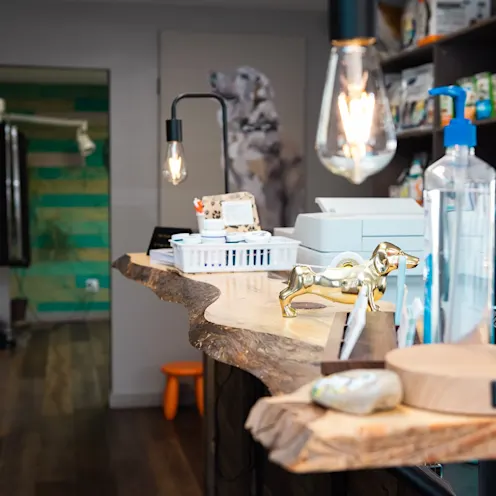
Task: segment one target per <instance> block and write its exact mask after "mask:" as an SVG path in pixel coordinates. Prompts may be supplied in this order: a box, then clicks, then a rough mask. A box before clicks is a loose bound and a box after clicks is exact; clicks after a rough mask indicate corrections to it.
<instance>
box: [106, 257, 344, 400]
mask: <svg viewBox="0 0 496 496" xmlns="http://www.w3.org/2000/svg"><path fill="white" fill-rule="evenodd" d="M113 266H114V267H115V268H116V269H118V270H119V271H120V272H121V273H122V274H123V275H124V276H126V277H128V278H129V279H132V280H135V281H137V282H139V283H141V284H143V285H144V286H146V287H148V288H150V289H151V290H152V291H154V292H155V293H156V294H157V296H158V297H159V298H161V299H162V300H165V301H169V302H174V303H180V304H182V305H184V306H185V307H186V308H187V310H188V314H189V325H190V329H189V340H190V342H191V344H192V345H193V346H195V347H196V348H198V349H200V350H201V351H203V352H204V353H206V354H207V355H208V356H210V357H211V358H213V359H215V360H219V361H221V362H224V363H227V364H229V365H233V366H236V367H240V368H242V369H244V370H246V371H248V372H250V373H251V374H253V375H255V376H256V377H258V378H259V379H260V380H261V381H262V382H263V383H264V384H265V385H266V386H267V387H268V388H269V390H270V391H271V393H272V394H279V393H290V392H293V391H294V390H295V389H296V388H298V387H299V386H302V385H304V384H306V383H308V382H309V381H311V380H312V379H314V378H316V377H318V376H319V375H320V359H321V356H322V352H323V347H324V345H325V343H326V341H327V337H328V334H329V329H330V325H331V322H332V315H333V314H334V313H335V312H336V311H337V310H343V309H346V310H348V309H349V306H348V305H341V304H337V303H336V304H334V303H332V302H330V301H326V300H324V299H322V298H320V297H318V296H313V295H305V296H302V297H300V298H299V300H300V301H304V302H307V303H314V304H316V306H319V307H322V308H318V309H310V310H304V309H303V310H299V314H300V315H299V316H298V317H297V318H295V319H285V318H283V317H282V315H281V310H280V307H279V300H278V295H279V292H280V291H281V290H282V289H283V288H284V284H283V280H282V279H280V278H272V277H271V276H270V275H269V274H268V273H267V272H236V273H216V274H184V273H181V272H179V271H178V270H176V269H175V268H173V267H167V266H165V265H158V264H151V263H150V259H149V257H148V256H146V255H145V254H144V253H132V254H128V255H124V256H122V257H120V258H119V259H118V260H116V261H115V262H114V264H113Z"/></svg>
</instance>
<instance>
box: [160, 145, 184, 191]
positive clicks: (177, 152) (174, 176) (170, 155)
mask: <svg viewBox="0 0 496 496" xmlns="http://www.w3.org/2000/svg"><path fill="white" fill-rule="evenodd" d="M162 174H163V175H164V177H165V179H167V181H169V182H170V183H172V184H173V185H174V186H177V185H178V184H180V183H182V182H183V181H184V180H185V179H186V177H187V175H188V171H187V170H186V161H185V160H184V149H183V144H182V143H181V142H179V141H169V142H168V143H167V154H166V156H165V161H164V166H163V169H162Z"/></svg>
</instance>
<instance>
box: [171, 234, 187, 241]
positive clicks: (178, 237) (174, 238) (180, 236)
mask: <svg viewBox="0 0 496 496" xmlns="http://www.w3.org/2000/svg"><path fill="white" fill-rule="evenodd" d="M189 235H190V234H189V233H177V234H173V235H172V236H171V241H180V240H181V239H184V238H187V237H188V236H189Z"/></svg>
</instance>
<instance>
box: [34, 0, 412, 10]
mask: <svg viewBox="0 0 496 496" xmlns="http://www.w3.org/2000/svg"><path fill="white" fill-rule="evenodd" d="M24 1H29V0H24ZM30 1H31V2H32V1H36V3H38V4H39V3H41V2H42V1H44V2H45V3H49V2H52V3H53V2H54V1H58V2H63V3H107V4H141V5H175V6H183V7H188V6H190V7H194V6H196V7H209V6H210V7H214V6H216V7H230V8H252V9H253V8H255V9H268V10H306V11H314V12H325V11H326V10H327V4H328V1H329V0H30ZM331 1H332V0H331ZM370 1H373V0H370ZM380 1H381V2H383V3H387V4H390V5H404V3H405V1H406V0H380Z"/></svg>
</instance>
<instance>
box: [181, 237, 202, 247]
mask: <svg viewBox="0 0 496 496" xmlns="http://www.w3.org/2000/svg"><path fill="white" fill-rule="evenodd" d="M177 242H178V243H181V244H183V245H201V243H202V239H201V236H193V235H191V236H188V237H187V238H184V239H181V240H179V241H177Z"/></svg>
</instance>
